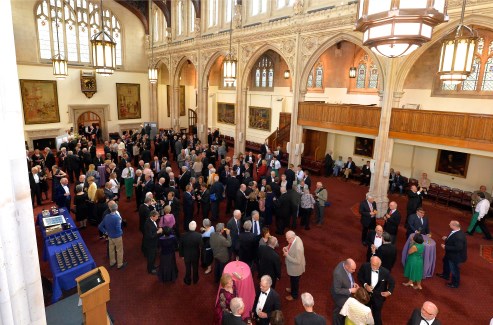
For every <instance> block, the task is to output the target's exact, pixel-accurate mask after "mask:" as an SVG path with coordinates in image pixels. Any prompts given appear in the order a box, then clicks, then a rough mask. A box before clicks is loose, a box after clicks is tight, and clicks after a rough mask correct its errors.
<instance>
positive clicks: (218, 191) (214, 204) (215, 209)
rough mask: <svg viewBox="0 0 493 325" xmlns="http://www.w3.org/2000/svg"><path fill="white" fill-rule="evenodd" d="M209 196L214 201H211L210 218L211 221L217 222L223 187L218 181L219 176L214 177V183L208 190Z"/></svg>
mask: <svg viewBox="0 0 493 325" xmlns="http://www.w3.org/2000/svg"><path fill="white" fill-rule="evenodd" d="M209 193H210V195H212V194H214V195H212V196H213V197H215V199H214V200H212V199H211V200H210V201H211V216H212V220H213V221H217V220H219V203H221V201H222V200H223V199H224V197H223V193H224V185H223V183H221V182H220V181H219V176H217V175H216V176H214V183H212V185H211V187H210V189H209Z"/></svg>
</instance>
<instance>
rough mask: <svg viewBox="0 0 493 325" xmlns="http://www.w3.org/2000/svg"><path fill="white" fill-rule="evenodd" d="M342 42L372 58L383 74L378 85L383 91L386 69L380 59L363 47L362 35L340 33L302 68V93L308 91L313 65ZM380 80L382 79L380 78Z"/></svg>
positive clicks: (319, 49) (314, 53)
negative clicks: (351, 44)
mask: <svg viewBox="0 0 493 325" xmlns="http://www.w3.org/2000/svg"><path fill="white" fill-rule="evenodd" d="M342 41H347V42H350V43H353V44H355V45H357V46H359V47H361V48H362V49H363V51H365V52H366V53H368V55H369V56H370V57H371V58H372V60H373V62H374V63H375V64H376V65H377V66H378V70H379V71H380V73H381V79H380V80H381V81H382V82H379V84H378V88H379V89H383V83H384V82H385V80H384V76H385V71H384V67H383V66H382V62H381V61H380V58H379V57H378V56H377V55H375V54H374V53H373V52H372V51H368V50H367V49H366V48H365V46H364V45H363V42H362V41H361V35H360V33H340V34H337V35H335V36H334V37H332V38H330V39H328V40H327V41H326V42H325V43H323V44H322V45H321V46H320V47H319V48H318V49H317V50H315V52H313V54H312V55H311V56H310V58H309V59H308V61H307V62H306V63H305V64H304V67H303V68H302V69H303V71H302V73H301V77H300V86H299V89H300V93H301V94H305V93H306V91H307V89H306V83H307V81H308V75H309V74H310V71H311V69H312V67H313V65H314V64H315V63H316V62H317V60H318V59H319V58H320V56H321V55H322V54H323V53H324V52H325V51H326V50H327V49H328V48H330V47H332V46H334V45H336V44H337V43H339V42H342ZM379 78H380V77H379Z"/></svg>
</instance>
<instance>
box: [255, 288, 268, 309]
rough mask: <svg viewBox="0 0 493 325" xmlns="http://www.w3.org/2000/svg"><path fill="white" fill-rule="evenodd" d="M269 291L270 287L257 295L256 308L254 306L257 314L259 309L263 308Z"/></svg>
mask: <svg viewBox="0 0 493 325" xmlns="http://www.w3.org/2000/svg"><path fill="white" fill-rule="evenodd" d="M269 293H270V288H269V290H267V291H266V292H260V296H259V297H258V302H257V308H255V310H256V313H257V315H258V312H259V311H262V309H264V305H265V301H266V300H267V296H268V295H269Z"/></svg>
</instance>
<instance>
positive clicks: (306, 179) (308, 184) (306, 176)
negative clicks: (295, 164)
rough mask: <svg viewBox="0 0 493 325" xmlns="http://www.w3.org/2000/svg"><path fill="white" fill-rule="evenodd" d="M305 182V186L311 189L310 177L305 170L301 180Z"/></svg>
mask: <svg viewBox="0 0 493 325" xmlns="http://www.w3.org/2000/svg"><path fill="white" fill-rule="evenodd" d="M303 180H304V181H305V185H306V186H308V189H309V190H311V189H312V179H311V177H310V172H309V171H308V170H305V177H304V178H303Z"/></svg>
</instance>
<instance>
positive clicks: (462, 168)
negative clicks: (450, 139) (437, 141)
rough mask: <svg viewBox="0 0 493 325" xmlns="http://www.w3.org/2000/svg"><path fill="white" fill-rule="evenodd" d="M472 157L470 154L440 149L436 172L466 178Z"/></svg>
mask: <svg viewBox="0 0 493 325" xmlns="http://www.w3.org/2000/svg"><path fill="white" fill-rule="evenodd" d="M470 157H471V155H470V154H468V153H464V152H457V151H450V150H440V149H439V150H438V155H437V162H436V166H435V172H437V173H440V174H447V175H452V176H456V177H461V178H466V177H467V168H468V167H469V158H470Z"/></svg>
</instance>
